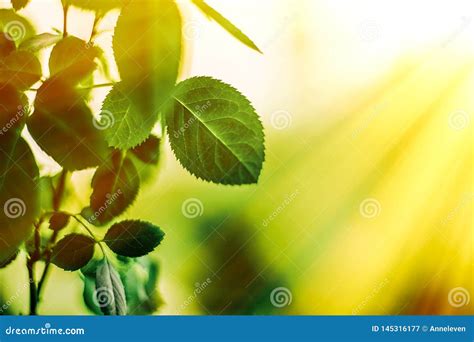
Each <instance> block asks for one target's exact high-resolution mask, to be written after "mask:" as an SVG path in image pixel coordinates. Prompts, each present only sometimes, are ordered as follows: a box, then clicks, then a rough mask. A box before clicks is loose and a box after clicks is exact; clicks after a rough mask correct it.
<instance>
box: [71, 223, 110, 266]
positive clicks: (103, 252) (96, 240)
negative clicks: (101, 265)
mask: <svg viewBox="0 0 474 342" xmlns="http://www.w3.org/2000/svg"><path fill="white" fill-rule="evenodd" d="M72 217H73V218H74V219H75V220H76V221H77V222H79V224H80V225H81V226H82V227H84V229H85V230H87V232H88V233H89V235H90V236H91V237H92V238H93V239H94V241H95V242H97V244H98V245H99V247H100V250H101V251H102V254H103V255H104V257H105V256H106V255H105V250H104V247H102V244H101V242H100V240H98V239H97V238H96V237H95V235H94V233H93V232H92V230H90V229H89V227H87V226H86V224H85V223H84V222H82V221H81V220H79V218H78V217H77V216H76V215H72Z"/></svg>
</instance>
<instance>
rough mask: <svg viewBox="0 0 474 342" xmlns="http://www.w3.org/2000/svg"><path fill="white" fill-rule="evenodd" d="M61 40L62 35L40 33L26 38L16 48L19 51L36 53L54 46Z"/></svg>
mask: <svg viewBox="0 0 474 342" xmlns="http://www.w3.org/2000/svg"><path fill="white" fill-rule="evenodd" d="M61 39H62V35H60V34H53V33H47V32H45V33H40V34H38V35H36V36H33V37H31V38H28V39H27V40H25V41H24V42H23V43H21V44H20V46H19V47H18V49H19V50H26V51H30V52H37V51H39V50H41V49H44V48H47V47H48V46H51V45H54V44H56V43H57V42H59V41H60V40H61Z"/></svg>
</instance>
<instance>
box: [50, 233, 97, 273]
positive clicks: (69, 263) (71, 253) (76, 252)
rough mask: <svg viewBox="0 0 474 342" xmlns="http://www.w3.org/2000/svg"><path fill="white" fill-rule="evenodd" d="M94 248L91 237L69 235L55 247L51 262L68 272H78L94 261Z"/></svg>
mask: <svg viewBox="0 0 474 342" xmlns="http://www.w3.org/2000/svg"><path fill="white" fill-rule="evenodd" d="M94 246H95V241H94V239H92V238H91V237H89V236H85V235H81V234H69V235H67V236H65V237H64V238H63V239H61V240H60V241H59V242H58V243H57V244H56V245H55V246H54V248H53V251H52V254H51V261H52V262H53V264H55V265H56V266H58V267H61V268H62V269H64V270H66V271H77V270H78V269H80V268H82V267H84V266H85V265H87V263H88V262H89V261H90V260H91V259H92V256H93V255H94Z"/></svg>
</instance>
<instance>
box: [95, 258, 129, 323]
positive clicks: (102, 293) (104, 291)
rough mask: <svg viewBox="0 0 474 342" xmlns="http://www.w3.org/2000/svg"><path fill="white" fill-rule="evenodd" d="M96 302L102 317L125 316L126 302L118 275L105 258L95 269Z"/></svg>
mask: <svg viewBox="0 0 474 342" xmlns="http://www.w3.org/2000/svg"><path fill="white" fill-rule="evenodd" d="M95 287H96V300H97V302H98V304H99V307H100V310H101V311H102V312H103V313H104V315H126V314H127V300H126V297H125V290H124V287H123V283H122V280H121V279H120V275H119V274H118V272H117V271H116V270H115V268H114V267H113V266H112V264H111V263H110V262H109V261H108V260H107V259H106V258H105V259H104V260H103V261H102V263H101V264H100V265H99V267H97V273H96V280H95Z"/></svg>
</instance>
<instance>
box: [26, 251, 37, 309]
mask: <svg viewBox="0 0 474 342" xmlns="http://www.w3.org/2000/svg"><path fill="white" fill-rule="evenodd" d="M34 263H35V261H34V260H32V259H31V258H28V259H27V261H26V268H27V269H28V281H29V283H30V315H37V307H38V297H37V296H36V293H37V292H36V281H35V271H34Z"/></svg>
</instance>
